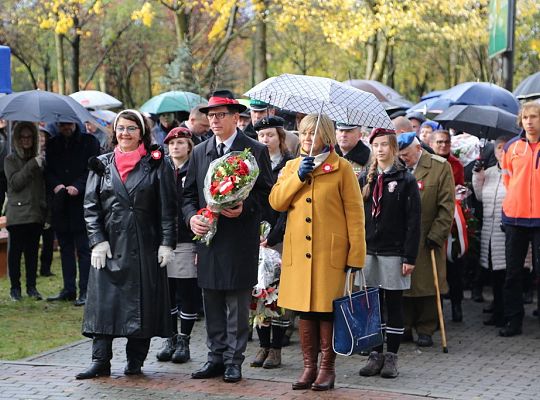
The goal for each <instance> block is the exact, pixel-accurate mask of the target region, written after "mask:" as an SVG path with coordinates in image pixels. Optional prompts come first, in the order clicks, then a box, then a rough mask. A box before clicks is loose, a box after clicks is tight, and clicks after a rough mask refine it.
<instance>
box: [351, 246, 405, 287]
mask: <svg viewBox="0 0 540 400" xmlns="http://www.w3.org/2000/svg"><path fill="white" fill-rule="evenodd" d="M402 266H403V263H402V262H401V257H394V256H374V255H371V254H367V255H366V265H365V267H364V275H365V277H366V283H367V286H368V287H381V288H383V289H388V290H406V289H410V288H411V276H410V275H407V276H403V274H402V273H401V272H402ZM355 284H356V285H358V286H361V285H362V282H361V274H356V282H355Z"/></svg>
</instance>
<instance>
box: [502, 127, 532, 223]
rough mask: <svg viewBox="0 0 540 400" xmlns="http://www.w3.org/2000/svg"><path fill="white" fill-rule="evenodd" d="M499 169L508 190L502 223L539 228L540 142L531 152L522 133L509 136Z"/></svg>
mask: <svg viewBox="0 0 540 400" xmlns="http://www.w3.org/2000/svg"><path fill="white" fill-rule="evenodd" d="M501 168H502V174H503V182H504V185H505V186H506V191H507V193H506V197H505V198H504V201H503V209H502V222H503V224H507V225H517V226H525V227H540V142H539V143H537V144H536V147H535V149H534V151H533V150H532V148H531V145H530V144H529V142H528V141H527V139H526V137H525V132H523V133H522V134H521V135H519V136H516V137H515V138H513V139H511V140H510V141H508V142H507V143H506V145H505V146H504V153H503V158H502V165H501Z"/></svg>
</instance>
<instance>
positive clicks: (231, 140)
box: [216, 131, 238, 154]
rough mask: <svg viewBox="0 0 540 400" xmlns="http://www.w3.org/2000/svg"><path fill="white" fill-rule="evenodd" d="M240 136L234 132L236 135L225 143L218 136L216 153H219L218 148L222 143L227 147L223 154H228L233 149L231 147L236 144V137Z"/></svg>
mask: <svg viewBox="0 0 540 400" xmlns="http://www.w3.org/2000/svg"><path fill="white" fill-rule="evenodd" d="M237 134H238V131H234V133H233V134H232V135H231V137H230V138H228V139H227V140H225V141H224V142H222V141H221V140H220V138H219V137H217V136H216V151H217V146H218V145H219V144H220V143H223V144H224V145H225V147H224V148H223V154H225V153H228V152H229V151H230V149H231V146H232V144H233V142H234V139H236V135H237Z"/></svg>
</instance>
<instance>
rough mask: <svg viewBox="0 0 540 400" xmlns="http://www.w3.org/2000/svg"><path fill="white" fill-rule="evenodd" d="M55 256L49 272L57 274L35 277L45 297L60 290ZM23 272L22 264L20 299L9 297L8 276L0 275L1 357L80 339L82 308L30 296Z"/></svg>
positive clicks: (26, 354)
mask: <svg viewBox="0 0 540 400" xmlns="http://www.w3.org/2000/svg"><path fill="white" fill-rule="evenodd" d="M54 258H55V259H54V261H53V266H52V271H53V273H55V274H56V275H55V276H52V277H41V276H38V281H37V288H38V290H39V292H40V293H41V294H42V296H43V298H44V299H45V298H46V297H48V296H51V295H55V294H57V293H58V292H59V291H60V290H61V289H62V271H61V268H60V254H59V252H55V253H54ZM24 274H25V272H24V267H23V272H22V275H23V276H22V279H21V283H22V292H23V300H22V301H19V302H16V301H12V300H11V298H10V297H9V289H10V283H9V278H8V277H2V278H0V360H17V359H21V358H25V357H29V356H31V355H33V354H39V353H42V352H44V351H47V350H50V349H53V348H55V347H58V346H62V345H65V344H68V343H71V342H74V341H76V340H80V339H82V338H83V336H82V335H81V324H82V315H83V307H75V306H74V305H73V303H72V302H63V301H61V302H47V301H45V300H41V301H36V300H33V299H30V298H29V297H28V296H26V287H25V278H24V276H25V275H24Z"/></svg>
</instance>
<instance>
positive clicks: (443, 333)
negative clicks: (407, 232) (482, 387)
mask: <svg viewBox="0 0 540 400" xmlns="http://www.w3.org/2000/svg"><path fill="white" fill-rule="evenodd" d="M431 266H432V267H433V279H434V281H435V291H436V292H437V314H439V325H440V327H441V340H442V349H443V353H448V347H446V330H445V329H444V318H443V313H442V305H441V291H440V289H439V275H438V274H437V263H436V262H435V250H433V249H431Z"/></svg>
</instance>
